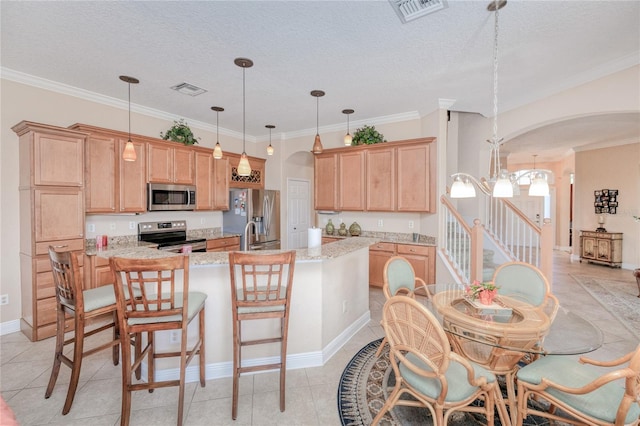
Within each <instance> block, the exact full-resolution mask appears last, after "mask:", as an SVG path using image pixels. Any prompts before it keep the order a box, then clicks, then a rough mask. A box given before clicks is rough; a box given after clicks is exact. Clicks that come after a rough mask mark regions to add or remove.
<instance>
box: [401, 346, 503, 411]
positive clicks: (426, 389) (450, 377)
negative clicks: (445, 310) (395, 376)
mask: <svg viewBox="0 0 640 426" xmlns="http://www.w3.org/2000/svg"><path fill="white" fill-rule="evenodd" d="M406 356H407V359H408V360H409V361H411V362H412V363H414V364H415V365H416V366H418V367H419V368H422V369H423V370H429V371H433V370H432V369H431V368H430V367H429V366H428V365H427V364H425V363H424V362H422V361H421V360H420V359H419V358H418V357H417V356H415V355H414V354H412V353H408V354H407V355H406ZM471 365H472V366H473V371H474V373H475V377H476V378H479V377H481V376H484V377H486V378H487V382H489V383H492V382H494V381H495V380H496V376H494V375H493V373H491V372H490V371H488V370H486V369H485V368H483V367H482V366H480V365H478V364H475V363H471ZM399 368H400V374H401V375H402V377H403V378H404V380H406V381H407V383H409V384H410V385H411V386H412V387H414V388H415V389H417V390H418V391H419V392H420V393H422V394H423V395H426V396H427V397H429V398H432V399H435V398H437V397H438V395H440V392H441V390H442V386H441V385H440V381H439V380H437V379H432V378H425V377H422V376H419V375H417V374H415V373H414V372H413V371H411V370H410V369H409V368H408V367H406V366H405V365H404V364H402V363H400V365H399ZM445 377H446V379H447V383H448V384H449V388H448V390H447V395H446V397H445V401H447V402H457V401H462V400H464V399H467V398H469V397H470V396H471V395H473V394H474V393H475V392H477V390H478V387H477V386H473V385H471V384H470V383H469V380H468V378H467V370H466V369H465V368H464V366H463V365H462V364H460V363H459V362H457V361H453V360H451V361H450V362H449V368H448V369H447V372H446V373H445Z"/></svg>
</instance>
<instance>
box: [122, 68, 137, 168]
mask: <svg viewBox="0 0 640 426" xmlns="http://www.w3.org/2000/svg"><path fill="white" fill-rule="evenodd" d="M120 80H122V81H124V82H125V83H127V86H128V88H129V138H128V139H127V143H126V144H125V146H124V151H123V152H122V159H123V160H124V161H136V158H138V156H137V155H136V148H135V147H134V146H133V142H131V85H132V84H138V83H140V80H138V79H137V78H135V77H129V76H126V75H121V76H120Z"/></svg>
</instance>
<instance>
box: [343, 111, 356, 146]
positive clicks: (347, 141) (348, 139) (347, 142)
mask: <svg viewBox="0 0 640 426" xmlns="http://www.w3.org/2000/svg"><path fill="white" fill-rule="evenodd" d="M342 113H343V114H345V115H346V116H347V134H346V135H344V144H345V146H351V142H353V136H351V135H350V134H349V115H351V114H353V113H354V110H352V109H343V110H342Z"/></svg>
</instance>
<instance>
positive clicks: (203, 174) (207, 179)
mask: <svg viewBox="0 0 640 426" xmlns="http://www.w3.org/2000/svg"><path fill="white" fill-rule="evenodd" d="M213 161H214V160H213V155H212V154H211V153H210V152H200V151H196V153H195V165H196V167H195V168H196V173H195V175H196V210H213Z"/></svg>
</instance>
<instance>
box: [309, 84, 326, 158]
mask: <svg viewBox="0 0 640 426" xmlns="http://www.w3.org/2000/svg"><path fill="white" fill-rule="evenodd" d="M311 96H315V98H316V139H315V140H314V141H313V149H312V150H311V152H313V153H314V154H320V153H322V150H323V148H322V141H321V140H320V130H319V129H320V112H319V111H320V98H321V97H322V96H324V92H323V91H322V90H312V91H311Z"/></svg>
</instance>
